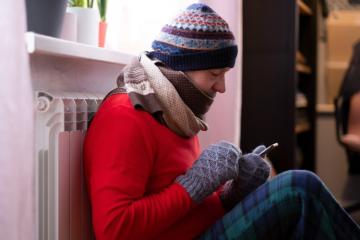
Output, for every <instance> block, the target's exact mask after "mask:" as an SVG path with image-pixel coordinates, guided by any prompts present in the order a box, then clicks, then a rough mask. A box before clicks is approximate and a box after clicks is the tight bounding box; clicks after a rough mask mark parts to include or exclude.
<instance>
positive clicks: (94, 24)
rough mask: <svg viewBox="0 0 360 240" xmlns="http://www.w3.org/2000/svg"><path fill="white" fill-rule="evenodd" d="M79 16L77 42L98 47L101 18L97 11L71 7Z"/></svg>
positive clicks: (69, 9) (69, 10)
mask: <svg viewBox="0 0 360 240" xmlns="http://www.w3.org/2000/svg"><path fill="white" fill-rule="evenodd" d="M67 11H68V12H70V13H74V14H76V16H77V42H80V43H85V44H89V45H93V46H98V37H99V21H100V16H99V12H98V10H97V9H94V8H80V7H69V8H68V10H67Z"/></svg>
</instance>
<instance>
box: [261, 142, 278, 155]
mask: <svg viewBox="0 0 360 240" xmlns="http://www.w3.org/2000/svg"><path fill="white" fill-rule="evenodd" d="M277 146H279V144H278V143H273V144H271V145H270V146H268V147H267V148H265V149H264V150H263V151H262V152H261V153H260V154H259V155H260V157H265V155H266V154H268V153H269V152H271V151H272V150H273V149H274V148H276V147H277Z"/></svg>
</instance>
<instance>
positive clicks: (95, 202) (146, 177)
mask: <svg viewBox="0 0 360 240" xmlns="http://www.w3.org/2000/svg"><path fill="white" fill-rule="evenodd" d="M198 155H199V144H198V139H197V137H193V138H190V139H184V138H182V137H179V136H178V135H176V134H175V133H173V132H172V131H171V130H169V129H168V128H167V127H165V126H163V125H161V124H159V123H158V122H157V121H156V120H155V119H154V118H153V117H152V116H151V115H150V114H148V113H147V112H144V111H139V110H135V109H134V108H133V106H132V105H131V103H130V100H129V97H128V96H127V95H126V94H117V95H113V96H111V97H109V98H108V99H107V100H106V101H105V102H104V103H103V105H102V106H101V108H100V109H99V111H98V113H97V114H96V116H95V118H94V120H93V122H92V124H91V126H90V128H89V130H88V133H87V136H86V139H85V145H84V167H85V176H86V181H87V186H88V191H89V196H90V201H91V208H92V217H93V227H94V230H95V235H96V239H97V240H103V239H106V240H111V239H131V240H136V239H141V240H143V239H172V240H175V239H192V238H194V237H196V236H198V235H200V234H201V233H202V232H203V231H205V230H206V229H207V228H208V227H210V226H211V225H212V224H213V223H214V222H215V220H217V219H219V218H221V217H222V215H223V214H224V211H223V208H222V206H221V203H220V199H219V197H218V195H217V194H216V193H214V194H213V195H211V196H210V197H208V198H207V199H206V200H205V201H204V202H203V203H202V204H199V205H198V204H195V203H194V202H193V201H192V200H191V198H190V196H189V195H188V193H187V192H186V191H185V189H184V188H183V187H182V186H181V185H179V184H177V183H174V180H175V178H176V177H177V176H179V175H181V174H184V173H185V172H186V170H187V169H188V168H190V167H191V165H192V164H193V162H194V161H195V160H196V159H197V157H198Z"/></svg>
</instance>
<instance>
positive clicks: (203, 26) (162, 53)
mask: <svg viewBox="0 0 360 240" xmlns="http://www.w3.org/2000/svg"><path fill="white" fill-rule="evenodd" d="M152 48H153V50H154V51H152V52H150V53H149V55H150V56H151V57H155V58H157V59H159V60H160V61H162V62H163V63H164V64H165V65H167V66H168V67H170V68H172V69H173V70H178V71H191V70H205V69H214V68H225V67H230V68H232V67H233V66H234V64H235V60H236V55H237V52H238V49H237V46H236V43H235V39H234V35H233V33H232V32H231V31H230V29H229V25H228V24H227V23H226V22H225V20H224V19H223V18H221V17H220V16H219V15H218V14H217V13H216V12H215V11H214V10H212V9H211V8H210V7H209V6H207V5H205V4H202V3H195V4H192V5H190V6H189V7H188V8H187V9H186V10H185V11H183V12H181V13H180V14H179V15H178V16H177V17H176V18H175V19H174V20H173V21H172V22H171V23H169V24H166V25H165V26H164V27H163V28H162V30H161V32H160V34H159V35H158V36H157V38H156V39H155V40H154V41H153V43H152Z"/></svg>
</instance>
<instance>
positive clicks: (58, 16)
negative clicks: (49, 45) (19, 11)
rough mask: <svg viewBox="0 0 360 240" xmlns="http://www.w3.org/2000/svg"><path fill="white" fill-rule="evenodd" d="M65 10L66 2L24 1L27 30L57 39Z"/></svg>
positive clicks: (61, 0)
mask: <svg viewBox="0 0 360 240" xmlns="http://www.w3.org/2000/svg"><path fill="white" fill-rule="evenodd" d="M65 10H66V0H58V1H51V3H49V0H26V16H27V30H28V31H33V32H36V33H40V34H44V35H48V36H52V37H59V35H60V32H61V27H62V22H63V18H64V15H65Z"/></svg>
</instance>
